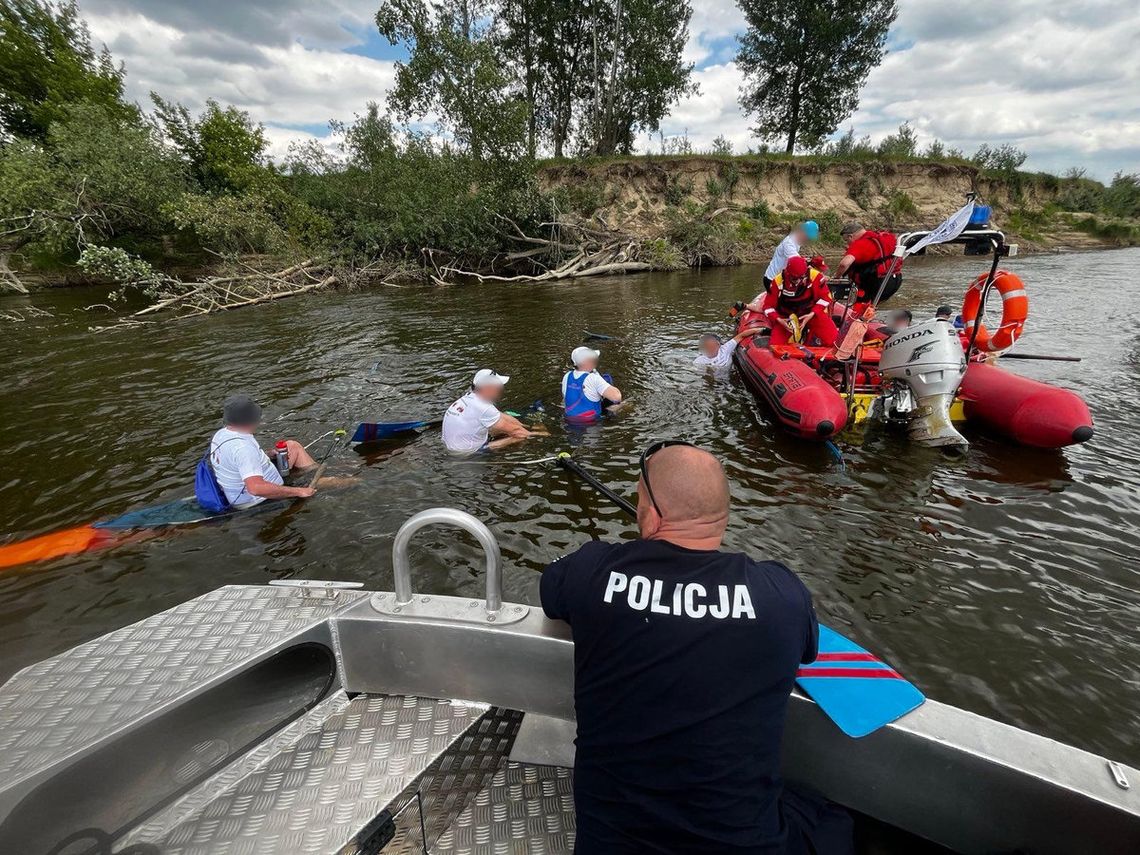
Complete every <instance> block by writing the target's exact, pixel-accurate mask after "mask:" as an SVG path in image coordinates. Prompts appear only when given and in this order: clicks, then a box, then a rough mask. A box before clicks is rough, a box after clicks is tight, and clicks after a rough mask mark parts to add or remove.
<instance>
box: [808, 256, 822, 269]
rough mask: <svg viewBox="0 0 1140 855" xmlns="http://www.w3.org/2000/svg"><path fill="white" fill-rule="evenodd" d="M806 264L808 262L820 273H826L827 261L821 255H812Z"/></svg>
mask: <svg viewBox="0 0 1140 855" xmlns="http://www.w3.org/2000/svg"><path fill="white" fill-rule="evenodd" d="M808 264H810V265H811V266H812V267H814V268H815V269H816V270H818V271H819V272H820V273H826V272H827V262H826V261H824V260H823V256H822V255H813V256H812V257H811V261H809V262H808Z"/></svg>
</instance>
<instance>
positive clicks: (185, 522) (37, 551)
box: [0, 496, 285, 570]
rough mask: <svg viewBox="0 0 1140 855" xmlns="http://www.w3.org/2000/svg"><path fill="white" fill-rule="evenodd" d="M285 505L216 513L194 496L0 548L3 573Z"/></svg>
mask: <svg viewBox="0 0 1140 855" xmlns="http://www.w3.org/2000/svg"><path fill="white" fill-rule="evenodd" d="M284 504H285V502H284V501H282V500H271V501H266V502H261V503H260V504H257V505H254V507H252V508H247V509H241V510H234V509H231V510H228V511H219V512H212V511H206V510H203V509H202V507H201V506H200V505H199V504H198V501H197V500H196V499H195V498H194V497H192V496H190V497H187V498H184V499H176V500H174V501H173V502H166V503H165V504H162V505H153V506H151V507H149V508H140V509H138V510H134V511H128V512H127V513H125V514H120V515H119V516H117V517H112V518H111V519H107V520H99V521H97V522H93V523H88V524H86V525H79V526H75V527H73V528H68V529H63V530H62V531H54V532H48V533H47V534H41V535H39V536H37V537H32V538H28V539H27V540H21V541H17V542H16V543H9V544H7V545H4V546H0V570H2V569H5V568H8V567H17V566H20V565H22V564H31V563H34V562H37V561H48V560H50V559H52V558H62V557H64V556H67V555H79V554H81V553H84V552H93V551H95V550H97V549H105V548H107V547H109V546H114V545H116V544H119V543H122V542H123V541H125V540H128V539H137V538H138V537H139V535H140V534H141V533H143V532H153V533H155V534H158V533H159V532H161V531H163V530H165V529H169V528H175V527H182V526H190V525H198V524H200V523H206V522H210V521H212V520H218V519H224V518H226V517H231V516H234V515H235V514H244V513H248V512H250V511H253V510H259V509H264V508H266V507H267V506H268V507H271V508H272V507H280V506H282V505H284Z"/></svg>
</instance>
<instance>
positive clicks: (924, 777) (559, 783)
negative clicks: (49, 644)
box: [0, 508, 1140, 855]
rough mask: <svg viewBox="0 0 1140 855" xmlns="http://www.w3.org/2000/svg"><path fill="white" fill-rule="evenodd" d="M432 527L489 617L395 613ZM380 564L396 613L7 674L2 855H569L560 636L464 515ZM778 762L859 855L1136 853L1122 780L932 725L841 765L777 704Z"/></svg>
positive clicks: (170, 632)
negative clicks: (465, 555)
mask: <svg viewBox="0 0 1140 855" xmlns="http://www.w3.org/2000/svg"><path fill="white" fill-rule="evenodd" d="M433 525H447V526H453V527H458V528H460V529H463V530H465V531H466V532H468V533H470V534H471V535H473V536H474V537H475V538H476V539H477V540H478V542H479V543H480V544H481V545H482V548H483V551H484V554H485V572H486V596H485V598H483V599H470V598H464V597H452V596H439V595H435V594H431V593H427V592H415V591H413V590H412V584H411V579H412V574H411V568H410V563H409V554H408V546H409V542H410V541H411V539H412V537H413V536H414V535H415V533H416V532H418V531H420V530H422V529H423V528H424V527H425V526H433ZM392 564H393V575H394V586H393V587H394V590H392V591H375V592H371V591H365V590H361V585H360V584H358V583H344V582H311V581H281V582H275V583H270V584H269V585H268V586H265V587H261V586H227V587H224V588H220V589H218V590H216V591H213V592H211V593H208V594H205V595H203V596H201V597H198V598H196V599H193V600H191V601H189V602H187V603H184V604H182V605H180V606H176V607H175V608H172V609H170V610H168V611H165V612H162V613H160V614H157V615H154V616H152V617H150V618H147V619H146V620H143V621H141V622H139V623H136V624H133V625H131V626H127V627H124V628H122V629H119V630H116V631H114V632H111V633H109V634H107V635H104V636H102V637H100V638H97V639H95V640H93V641H90V642H87V643H86V644H82V645H80V646H78V647H76V648H74V649H71V650H68V651H67V652H64V653H62V654H60V655H58V656H53V657H51V658H50V659H46V660H44V661H43V662H40V663H38V664H36V665H32V666H30V667H28V668H25V669H24V670H22V671H20V672H19V673H17V674H16V675H15V676H14V677H12V679H11V680H9V681H8V682H7V683H6V684H5V685H4V686H3V688H2V689H0V852H3V853H12V855H17V853H18V855H49V853H50V855H80V853H90V854H91V855H103V853H106V855H110V853H121V855H176V853H177V855H191V854H192V853H193V855H207V853H210V855H218V853H226V855H247V854H248V855H253V853H282V855H299V854H300V853H329V855H332V853H380V852H383V853H424V852H430V853H432V855H444V853H538V852H541V853H557V852H570V851H571V849H572V847H573V839H574V804H573V795H572V790H571V784H572V771H571V770H572V766H573V760H574V745H573V738H574V699H573V674H574V669H573V661H572V660H573V646H572V642H571V638H570V633H569V628H568V627H567V626H566V625H565V624H562V623H560V622H555V621H550V620H548V619H546V618H545V617H544V615H543V614H542V612H541V610H540V609H539V608H536V607H534V606H529V605H525V604H522V603H506V602H503V601H502V595H501V564H502V560H501V557H500V552H499V547H498V544H497V543H496V540H495V538H494V536H493V535H492V534H491V532H490V531H489V530H488V529H487V528H486V526H484V525H483V524H482V523H480V522H479V521H478V520H476V519H475V518H473V517H471V516H469V515H467V514H465V513H462V512H460V511H456V510H451V509H446V508H436V509H432V510H427V511H424V512H422V513H420V514H417V515H416V516H415V517H413V518H412V519H410V520H408V522H407V523H405V524H404V526H403V527H402V528H401V529H400V531H399V532H398V534H397V536H396V539H395V543H394V545H393V550H392ZM783 755H784V775H785V777H786V779H787V780H788V781H792V782H798V783H800V784H804V785H807V786H810V787H812V788H814V789H815V790H817V791H819V792H821V793H823V794H825V795H827V796H828V797H830V798H831V799H833V800H834V801H836V802H838V803H840V804H842V805H845V806H847V808H849V809H850V810H851V812H852V813H853V814H854V816H855V818H856V830H857V838H858V845H859V847H860V850H861V851H864V852H876V853H882V852H899V853H902V852H906V853H922V852H945V851H954V852H966V853H992V852H1014V851H1017V852H1026V853H1028V852H1032V853H1075V852H1090V853H1102V854H1103V855H1110V853H1135V852H1137V851H1140V770H1137V769H1134V768H1129V767H1127V766H1125V765H1123V764H1120V763H1116V762H1112V761H1110V760H1107V759H1105V758H1103V757H1099V756H1097V755H1095V754H1092V753H1089V752H1087V751H1082V750H1080V749H1077V748H1074V747H1071V746H1068V745H1064V744H1062V743H1059V742H1056V741H1053V740H1051V739H1046V738H1044V737H1042V736H1037V735H1035V734H1032V733H1028V732H1026V731H1024V730H1019V729H1018V728H1015V727H1010V726H1009V725H1005V724H1001V723H999V722H996V721H993V720H990V719H987V718H984V717H982V716H978V715H974V714H973V713H969V712H966V711H964V710H960V709H956V708H954V707H952V706H948V705H946V704H941V703H938V702H936V701H926V703H924V704H922V705H921V706H920V707H918V708H917V709H915V710H914V711H913V712H910V713H908V714H906V715H905V716H903V717H902V718H900V719H898V720H897V721H895V722H894V723H892V724H890V725H887V726H886V727H883V728H881V729H879V730H877V731H875V732H874V733H872V734H870V735H869V736H866V737H863V738H861V739H852V738H850V737H847V736H844V735H843V734H842V733H841V732H840V731H839V730H838V729H837V728H836V727H835V726H834V725H833V724H832V722H831V721H830V720H828V719H827V718H826V717H825V716H824V715H823V714H822V713H821V711H820V710H819V708H817V707H816V705H815V704H814V703H813V702H812V701H811V700H809V699H808V698H807V697H806V696H803V695H800V694H798V693H797V694H794V695H793V696H792V701H791V704H790V708H789V713H788V723H787V728H786V733H785V736H784V749H783Z"/></svg>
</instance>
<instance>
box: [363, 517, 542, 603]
mask: <svg viewBox="0 0 1140 855" xmlns="http://www.w3.org/2000/svg"><path fill="white" fill-rule="evenodd" d="M438 525H443V526H453V527H455V528H460V529H462V530H463V531H465V532H467V533H468V534H471V535H473V536H474V537H475V539H476V540H477V541H478V542H479V545H480V546H482V547H483V556H484V572H485V574H486V577H487V588H486V595H485V597H484V602H483V605H484V609H483V614H482V615H479V616H478V617H476V615H473V614H471V612H472V610H473V609H474V607H476V606H477V604H478V601H476V600H466V599H460V598H457V597H444V596H439V595H428V594H419V595H417V594H416V592H415V591H413V590H412V563H411V558H410V556H409V554H408V547H409V544H410V543H411V540H412V537H413V536H415V534H416V533H417V532H419V531H420V530H421V529H424V528H428V527H429V526H438ZM392 575H393V587H394V589H395V591H394V595H388V594H377V595H376V596H374V597H373V599H372V605H373V608H375V609H376V610H377V611H380V612H383V613H385V614H389V615H394V616H405V617H434V618H443V619H448V620H461V621H468V622H469V621H471V620H473V619H478V620H479V622H487V623H513V622H514V621H517V620H521V619H522V618H524V617H525V616H526V615H527V613H528V612H529V611H530V609H529V608H528V607H527V606H520V605H515V604H511V605H510V606H509V607H507V608H504V607H503V555H502V552H501V551H500V550H499V542H498V540H496V539H495V535H494V534H492V533H491V530H490V529H489V528H487V526H485V525H484V524H483V523H481V522H480V521H479V520H477V519H476V518H475V517H473V516H471V514H469V513H466V512H464V511H460V510H456V509H455V508H429V509H428V510H426V511H420V512H419V513H418V514H416V515H415V516H413V517H412V518H411V519H409V520H408V521H407V522H405V523H404V524H403V525H402V526H400V530H399V531H397V532H396V539H395V541H393V543H392Z"/></svg>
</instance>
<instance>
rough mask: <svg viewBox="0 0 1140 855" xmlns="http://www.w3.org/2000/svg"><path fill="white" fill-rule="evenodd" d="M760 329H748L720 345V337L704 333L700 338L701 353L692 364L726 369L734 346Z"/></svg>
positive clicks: (734, 348)
mask: <svg viewBox="0 0 1140 855" xmlns="http://www.w3.org/2000/svg"><path fill="white" fill-rule="evenodd" d="M761 329H762V327H749V328H748V329H746V330H743V331H741V332H738V333H737V334H736V335H734V336H733V337H732V338H730V339H729V340H728V341H726V342H724V343H721V340H720V336H718V335H715V334H713V333H705V334H704V335H703V336H701V352H700V353H699V354H698V355H697V358H696V359H694V360H693V364H694V365H698V366H700V367H702V368H727V367H728V366H729V365H730V364H732V353H733V351H735V350H736V346H737V345H738V344H740V343H741V342H742V341H744V339H746V338H750V337H751V336H754V335H756V333H758V332H760V330H761Z"/></svg>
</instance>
